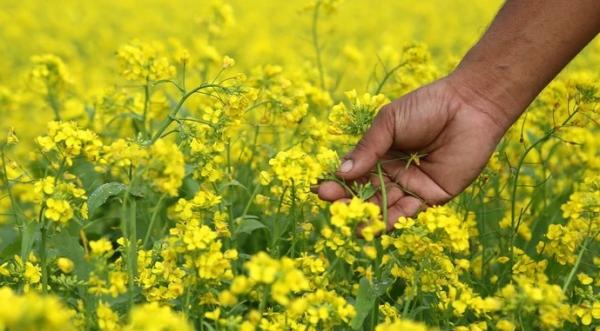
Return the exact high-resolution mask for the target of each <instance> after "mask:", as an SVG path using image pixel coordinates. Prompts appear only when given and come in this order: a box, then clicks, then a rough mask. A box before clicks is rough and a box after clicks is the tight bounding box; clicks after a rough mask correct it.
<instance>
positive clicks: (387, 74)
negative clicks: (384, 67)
mask: <svg viewBox="0 0 600 331" xmlns="http://www.w3.org/2000/svg"><path fill="white" fill-rule="evenodd" d="M405 65H406V61H404V62H401V63H399V64H398V65H396V66H395V67H393V68H392V69H391V70H390V71H388V72H386V73H385V76H383V79H382V80H381V82H379V85H377V88H376V89H375V93H374V94H379V93H380V92H381V90H382V89H383V86H385V83H387V81H388V79H390V77H392V74H393V73H394V72H396V70H398V69H400V68H402V67H403V66H405Z"/></svg>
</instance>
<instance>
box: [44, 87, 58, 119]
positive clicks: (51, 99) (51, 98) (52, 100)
mask: <svg viewBox="0 0 600 331" xmlns="http://www.w3.org/2000/svg"><path fill="white" fill-rule="evenodd" d="M47 101H48V104H49V105H50V108H52V112H54V120H55V121H60V120H61V117H60V104H59V103H58V99H57V98H56V94H55V93H54V92H53V91H51V90H50V91H48V95H47Z"/></svg>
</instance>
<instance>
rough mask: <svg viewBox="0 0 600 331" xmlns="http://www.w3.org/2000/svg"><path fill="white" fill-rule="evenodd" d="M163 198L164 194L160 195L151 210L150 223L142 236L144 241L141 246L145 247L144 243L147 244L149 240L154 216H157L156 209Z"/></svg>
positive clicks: (157, 209)
mask: <svg viewBox="0 0 600 331" xmlns="http://www.w3.org/2000/svg"><path fill="white" fill-rule="evenodd" d="M164 198H165V194H163V195H161V196H160V199H158V203H157V204H156V207H155V208H154V211H153V212H152V216H151V218H150V224H149V225H148V230H147V231H146V235H145V236H144V242H143V243H142V247H144V248H146V245H147V244H148V242H149V240H150V235H151V234H152V229H154V223H155V222H156V217H157V216H158V211H159V210H160V207H161V205H162V201H163V199H164Z"/></svg>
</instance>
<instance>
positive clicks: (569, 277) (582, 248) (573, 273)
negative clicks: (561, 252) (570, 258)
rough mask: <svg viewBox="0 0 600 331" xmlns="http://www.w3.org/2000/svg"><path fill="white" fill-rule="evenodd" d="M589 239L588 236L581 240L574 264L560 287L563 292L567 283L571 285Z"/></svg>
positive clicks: (567, 287) (567, 286)
mask: <svg viewBox="0 0 600 331" xmlns="http://www.w3.org/2000/svg"><path fill="white" fill-rule="evenodd" d="M590 241H591V240H590V238H589V237H588V238H586V239H585V240H584V241H583V244H582V245H581V250H579V254H578V255H577V260H576V261H575V265H573V268H572V269H571V272H569V276H567V279H566V280H565V283H564V284H563V287H562V291H563V293H566V292H567V290H568V289H569V285H571V282H572V281H573V277H574V276H575V274H576V273H577V270H578V269H579V265H580V264H581V259H582V258H583V254H584V253H585V251H586V249H587V246H588V244H589V243H590Z"/></svg>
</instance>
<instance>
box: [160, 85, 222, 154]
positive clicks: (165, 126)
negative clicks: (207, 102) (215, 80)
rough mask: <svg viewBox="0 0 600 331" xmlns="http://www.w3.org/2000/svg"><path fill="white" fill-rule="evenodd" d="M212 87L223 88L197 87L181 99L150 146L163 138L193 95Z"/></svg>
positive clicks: (219, 86)
mask: <svg viewBox="0 0 600 331" xmlns="http://www.w3.org/2000/svg"><path fill="white" fill-rule="evenodd" d="M210 87H215V88H216V87H218V88H223V87H222V86H221V85H218V84H200V85H199V86H196V87H195V88H193V89H192V90H190V91H189V92H187V93H186V94H184V95H183V96H182V97H181V99H180V100H179V102H178V103H177V106H175V108H174V109H173V111H171V112H170V113H169V116H168V117H167V118H166V119H165V120H164V121H163V122H162V123H161V125H160V127H159V128H158V131H157V132H156V133H155V134H154V136H153V137H152V139H151V140H150V144H153V143H155V142H156V141H157V140H158V139H159V138H160V137H161V135H162V134H163V132H165V130H166V129H167V128H168V127H169V125H171V123H173V121H175V118H176V117H175V116H177V113H179V111H180V110H181V108H182V107H183V104H184V103H185V101H186V100H187V99H188V98H189V97H191V96H192V95H194V93H196V92H198V91H200V90H202V89H205V88H210Z"/></svg>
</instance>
